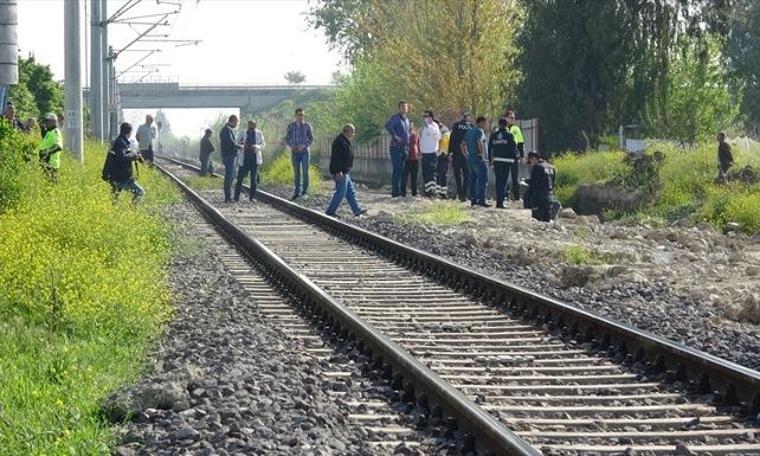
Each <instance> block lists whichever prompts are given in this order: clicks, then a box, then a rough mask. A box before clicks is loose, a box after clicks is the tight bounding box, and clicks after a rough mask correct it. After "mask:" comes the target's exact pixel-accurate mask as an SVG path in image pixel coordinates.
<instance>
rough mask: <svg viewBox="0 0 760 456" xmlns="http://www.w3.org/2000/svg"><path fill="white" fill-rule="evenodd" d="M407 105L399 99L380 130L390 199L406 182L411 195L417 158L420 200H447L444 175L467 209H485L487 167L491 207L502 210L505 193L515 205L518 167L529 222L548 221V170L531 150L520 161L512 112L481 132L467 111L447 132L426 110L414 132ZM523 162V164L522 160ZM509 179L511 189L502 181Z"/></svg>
mask: <svg viewBox="0 0 760 456" xmlns="http://www.w3.org/2000/svg"><path fill="white" fill-rule="evenodd" d="M408 114H409V104H408V103H407V102H406V101H401V102H399V104H398V112H397V113H396V114H394V115H393V116H391V117H390V119H388V121H387V122H386V124H385V129H386V130H387V132H388V134H389V135H390V138H391V139H390V158H391V165H392V173H391V196H392V197H394V198H396V197H403V196H406V185H407V181H408V180H409V179H411V185H412V189H411V194H412V196H416V195H417V170H418V167H419V161H420V158H421V159H422V175H423V177H422V178H423V187H424V196H427V197H434V196H439V197H443V198H446V197H448V181H447V174H448V170H449V168H450V169H451V170H452V174H453V175H454V181H455V184H456V195H455V197H458V198H459V200H460V201H467V200H468V199H469V201H470V204H471V205H472V206H482V207H491V204H490V203H488V202H487V199H486V189H487V184H488V169H489V167H490V168H492V169H493V170H494V174H495V176H496V183H495V189H496V207H497V208H499V209H505V208H506V206H505V204H504V203H505V201H506V199H507V195H508V194H509V196H510V199H511V200H512V201H520V180H519V166H520V164H521V163H527V164H528V165H530V166H531V178H530V179H526V180H525V183H526V184H527V186H528V191H527V192H526V195H525V197H524V199H523V203H524V206H525V207H528V208H530V209H533V215H534V218H537V219H539V220H545V221H549V220H553V219H554V218H555V217H556V215H557V213H558V212H559V208H560V205H559V203H558V202H557V200H556V198H555V197H554V168H553V167H552V166H551V165H550V164H549V163H547V162H545V161H544V160H543V159H542V158H541V157H540V155H539V154H538V153H537V152H531V153H529V154H528V156H527V157H526V155H525V141H524V138H523V135H522V131H521V130H520V127H519V126H518V125H517V124H516V123H515V112H514V111H512V110H509V111H507V112H506V113H505V114H504V116H503V117H502V118H500V119H499V121H498V127H497V128H496V130H494V131H493V132H492V133H490V135H489V134H487V133H486V132H487V131H488V130H489V122H488V119H486V118H485V117H483V116H479V117H477V118H476V119H475V121H474V122H473V119H472V116H471V114H470V113H469V111H467V110H464V111H462V112H461V118H460V120H458V121H457V122H455V123H454V124H453V125H452V127H451V129H449V128H447V127H446V126H445V125H444V124H442V123H441V122H439V121H438V120H437V119H436V118H435V115H434V114H433V112H432V111H430V110H427V111H424V112H423V114H422V119H423V122H424V125H423V126H422V130H421V131H418V130H417V129H416V128H415V126H414V124H413V123H412V122H411V121H410V119H409V117H408ZM526 158H527V161H526ZM510 180H511V184H512V185H511V188H508V183H509V182H510Z"/></svg>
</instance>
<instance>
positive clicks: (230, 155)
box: [219, 114, 243, 203]
mask: <svg viewBox="0 0 760 456" xmlns="http://www.w3.org/2000/svg"><path fill="white" fill-rule="evenodd" d="M237 124H238V118H237V116H236V115H234V114H233V115H231V116H230V117H229V119H228V120H227V123H226V124H225V125H224V127H222V129H221V131H219V147H220V149H221V153H222V162H223V163H224V202H225V203H231V202H232V180H233V179H234V177H235V163H236V160H237V155H238V149H242V148H243V145H242V144H238V143H237V142H235V128H236V127H237Z"/></svg>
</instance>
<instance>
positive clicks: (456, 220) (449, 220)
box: [399, 201, 470, 226]
mask: <svg viewBox="0 0 760 456" xmlns="http://www.w3.org/2000/svg"><path fill="white" fill-rule="evenodd" d="M399 219H400V221H401V222H402V223H418V224H424V225H440V226H456V225H461V224H462V223H465V222H468V221H469V220H470V216H469V215H468V214H467V211H465V209H464V207H463V206H462V204H461V203H459V202H451V201H435V202H433V203H432V204H430V205H428V206H426V207H425V208H424V209H422V210H421V211H419V212H412V213H408V214H403V215H401V216H399Z"/></svg>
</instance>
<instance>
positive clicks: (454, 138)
mask: <svg viewBox="0 0 760 456" xmlns="http://www.w3.org/2000/svg"><path fill="white" fill-rule="evenodd" d="M472 128H475V124H473V123H472V118H471V117H470V112H469V111H467V110H464V111H462V118H461V119H460V120H459V121H457V122H456V123H454V125H452V126H451V136H450V137H449V157H450V160H451V168H452V169H451V172H452V173H453V174H454V182H456V184H457V195H459V200H460V201H467V189H468V187H469V174H468V173H469V171H468V169H467V155H466V154H465V152H464V151H463V150H462V141H464V137H465V135H467V132H468V131H469V130H471V129H472Z"/></svg>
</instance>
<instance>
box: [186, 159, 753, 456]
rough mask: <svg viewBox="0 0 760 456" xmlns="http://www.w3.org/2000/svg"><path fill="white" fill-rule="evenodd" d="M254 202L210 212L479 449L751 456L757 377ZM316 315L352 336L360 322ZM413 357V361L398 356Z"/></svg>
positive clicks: (356, 233) (315, 217)
mask: <svg viewBox="0 0 760 456" xmlns="http://www.w3.org/2000/svg"><path fill="white" fill-rule="evenodd" d="M172 172H177V173H187V172H188V171H186V170H183V169H182V168H178V167H172ZM216 193H218V191H217V192H216ZM217 197H218V195H217ZM258 200H259V201H260V202H263V203H265V204H261V203H258V204H256V205H255V206H249V207H246V209H241V208H239V207H237V206H234V205H219V206H218V207H219V209H218V211H219V212H217V214H218V217H219V218H223V217H222V214H223V215H224V216H225V217H227V218H228V219H229V220H230V221H232V222H234V224H236V227H235V228H236V229H239V230H240V231H242V232H244V233H245V234H247V235H250V236H251V237H253V238H255V239H257V240H258V241H259V242H260V243H261V244H263V245H264V246H266V248H264V250H266V251H267V252H274V253H275V254H277V255H279V256H280V257H281V258H282V260H280V261H281V262H285V263H287V265H288V266H289V267H292V268H293V269H295V270H296V271H297V273H298V277H299V278H300V279H301V280H303V281H308V282H309V285H311V286H312V289H311V290H307V289H306V288H303V290H302V296H303V297H304V298H305V299H306V300H309V301H311V302H315V303H316V304H317V305H319V304H323V301H329V303H332V304H333V305H335V304H338V303H340V304H342V305H343V306H345V307H346V308H348V309H349V313H350V315H351V316H352V317H358V318H360V319H361V320H362V322H361V324H362V325H365V326H366V325H367V324H368V325H371V327H370V329H371V330H374V331H375V332H377V331H380V332H382V334H383V335H384V336H381V337H386V336H387V338H389V339H391V340H392V341H393V342H388V341H387V340H385V341H382V340H381V341H380V342H381V343H378V341H376V340H372V339H371V338H368V337H366V335H364V334H360V333H359V334H357V333H354V335H355V336H356V337H357V338H359V339H360V340H361V341H362V342H363V343H365V344H366V346H367V348H368V349H370V350H372V351H373V352H374V353H375V354H376V356H378V357H383V358H385V361H386V362H387V363H388V364H389V365H391V366H392V367H393V368H395V369H396V372H397V373H398V374H400V375H401V376H403V380H402V379H399V383H401V382H402V381H407V382H409V383H408V388H407V389H408V390H409V391H410V392H413V391H414V387H416V388H417V390H418V392H420V391H422V392H424V393H425V394H422V395H420V396H421V397H423V400H424V398H425V397H432V398H433V399H434V400H435V401H436V403H438V404H440V405H442V406H443V407H444V408H445V409H447V410H449V411H450V412H451V413H452V414H453V415H454V416H455V417H456V418H458V419H459V421H460V424H462V425H463V426H464V427H466V428H468V429H470V430H472V431H474V432H475V433H476V435H478V436H479V437H481V438H482V442H484V444H485V445H486V446H489V447H491V448H496V449H498V450H500V452H504V453H507V452H508V453H510V454H517V453H521V454H531V453H535V452H536V451H537V449H541V450H543V451H544V452H547V453H583V454H586V453H623V452H626V451H628V452H630V451H635V452H639V453H644V454H672V453H673V452H674V451H675V452H677V453H680V454H688V452H689V451H693V452H696V453H711V454H760V442H759V441H758V438H757V437H756V435H758V432H759V431H760V429H758V427H757V423H753V422H752V421H751V419H750V417H751V416H752V414H757V413H758V411H760V410H758V408H759V407H760V400H759V399H758V391H760V373H758V372H756V371H753V370H750V369H746V368H743V367H741V366H738V365H735V364H733V363H730V362H727V361H724V360H721V359H719V358H716V357H713V356H710V355H707V354H705V353H702V352H699V351H696V350H693V349H690V348H687V347H684V346H681V345H679V344H676V343H673V342H670V341H667V340H664V339H661V338H658V337H657V336H653V335H651V334H648V333H645V332H643V331H640V330H636V329H634V328H630V327H627V326H624V325H621V324H618V323H615V322H613V321H610V320H607V319H604V318H601V317H598V316H596V315H594V314H591V313H589V312H585V311H582V310H579V309H576V308H573V307H570V306H568V305H565V304H563V303H561V302H557V301H555V300H551V299H549V298H545V297H542V296H539V295H536V294H534V293H531V292H529V291H527V290H524V289H521V288H519V287H516V286H512V285H509V284H504V283H500V282H497V281H494V280H492V279H490V278H488V277H485V276H482V275H480V274H478V273H475V272H473V271H471V270H468V269H466V268H462V267H460V266H457V265H454V264H451V263H448V262H446V261H445V260H441V259H439V258H437V257H434V256H432V255H429V254H426V253H424V252H420V251H416V250H414V249H411V248H408V247H405V246H403V245H400V244H397V243H395V242H393V241H390V240H388V239H385V238H382V237H380V236H377V235H375V234H372V233H368V232H366V231H364V230H361V229H358V228H356V227H353V226H351V225H347V224H345V223H343V222H340V221H337V220H334V219H331V218H328V217H325V216H323V215H322V214H319V213H317V212H315V211H311V210H308V209H305V208H302V207H300V206H297V205H295V204H293V203H289V202H287V201H284V200H282V199H280V198H277V197H274V196H272V195H268V194H266V193H263V192H260V193H259V196H258ZM246 242H251V241H250V240H249V241H246ZM253 242H256V241H253ZM256 244H258V242H256ZM259 245H260V244H259ZM305 277H308V279H306V278H305ZM295 282H296V281H291V283H295ZM312 282H313V283H312ZM314 285H316V286H317V287H320V288H316V287H314ZM327 293H329V295H327ZM335 301H337V303H336V302H335ZM340 304H338V305H340ZM328 307H329V306H328ZM325 314H326V315H327V318H328V319H331V320H333V321H334V322H336V324H342V325H345V326H344V327H346V328H347V329H348V331H349V332H351V331H354V330H355V327H356V325H357V324H356V322H354V324H353V326H352V325H351V324H346V320H345V318H344V317H342V316H339V315H338V316H336V314H335V312H334V311H333V310H326V311H325ZM382 342H385V345H384V346H381V345H383V344H382ZM401 347H403V348H401ZM394 350H396V352H394ZM409 354H411V355H413V356H415V357H416V359H415V358H412V360H413V361H414V362H415V363H417V364H415V365H409V364H408V363H409V361H408V360H407V359H406V358H404V359H403V360H402V361H399V360H398V358H403V357H404V356H405V355H406V356H408V355H409ZM419 362H421V363H422V364H424V365H425V366H426V367H421V368H419V366H417V365H418V364H419ZM428 368H429V370H428ZM431 371H432V372H431ZM451 387H454V388H455V389H456V391H453V392H452V391H451ZM458 391H459V392H461V393H463V394H464V397H463V396H462V395H461V394H459V393H458ZM475 402H476V403H477V404H478V405H475ZM483 411H485V412H488V414H484V413H483ZM484 415H485V416H484ZM493 418H496V420H498V422H499V424H498V425H494V420H493ZM507 428H509V429H510V430H507ZM517 436H519V439H518V438H517ZM522 441H524V442H528V444H529V445H525V444H523V443H522Z"/></svg>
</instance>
